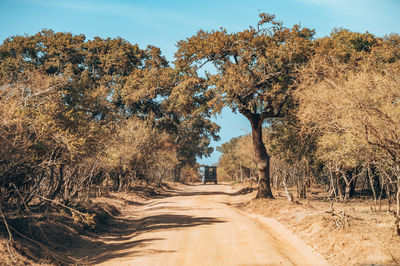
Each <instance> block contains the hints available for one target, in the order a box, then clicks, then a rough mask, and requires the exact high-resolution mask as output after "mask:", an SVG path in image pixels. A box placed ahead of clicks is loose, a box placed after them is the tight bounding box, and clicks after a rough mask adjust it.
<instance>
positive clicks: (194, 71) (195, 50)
mask: <svg viewBox="0 0 400 266" xmlns="http://www.w3.org/2000/svg"><path fill="white" fill-rule="evenodd" d="M313 34H314V32H313V31H312V30H309V29H307V28H302V27H300V26H299V25H295V26H293V27H292V28H286V27H284V26H283V25H282V23H281V22H280V21H277V20H276V19H275V16H273V15H268V14H264V13H261V14H260V20H259V22H258V24H257V26H256V27H249V28H248V29H246V30H244V31H240V32H235V33H228V32H227V31H226V30H225V29H220V30H216V31H211V32H208V31H202V30H201V31H199V32H198V33H197V34H196V35H194V36H192V37H190V38H188V39H186V40H182V41H180V42H178V51H177V53H176V55H175V57H176V61H175V65H176V67H177V69H180V70H181V71H184V72H185V73H186V74H187V75H188V76H190V75H191V78H190V80H191V81H193V80H199V82H201V86H202V88H203V91H200V90H199V89H197V90H196V91H195V92H193V94H196V95H197V96H198V95H199V93H203V94H204V96H205V97H206V98H208V99H211V100H210V101H209V102H208V105H209V106H208V107H209V108H212V109H213V111H214V112H217V113H218V112H220V111H221V110H222V109H223V108H224V107H229V108H231V109H232V110H233V111H234V112H236V111H239V112H240V113H241V114H243V115H244V116H245V117H246V118H247V119H248V120H249V121H250V124H251V128H252V136H253V146H254V152H255V157H256V163H257V169H258V175H259V190H258V194H257V197H258V198H265V197H268V198H273V195H272V191H271V188H270V177H269V161H270V157H269V155H268V153H267V150H266V148H265V145H264V142H263V139H262V128H263V123H264V121H265V120H266V119H272V118H277V117H283V116H284V114H285V112H286V110H287V108H288V106H290V103H291V100H290V99H291V98H290V93H291V91H292V90H293V89H295V86H296V74H297V69H298V67H299V66H300V65H302V64H304V63H305V62H306V61H307V59H308V58H309V55H310V54H311V39H312V36H313ZM211 64H212V65H213V68H215V69H213V70H211V72H212V73H207V72H205V75H204V78H201V77H200V76H202V74H201V73H202V70H204V69H205V68H206V69H210V68H209V65H211ZM188 73H190V75H189V74H188ZM188 88H190V87H188Z"/></svg>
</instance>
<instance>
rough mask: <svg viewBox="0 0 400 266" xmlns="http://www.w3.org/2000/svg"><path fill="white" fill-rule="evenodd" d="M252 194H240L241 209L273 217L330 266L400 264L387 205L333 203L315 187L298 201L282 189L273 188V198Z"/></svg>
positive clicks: (398, 243) (399, 244)
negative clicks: (289, 196)
mask: <svg viewBox="0 0 400 266" xmlns="http://www.w3.org/2000/svg"><path fill="white" fill-rule="evenodd" d="M254 193H255V192H253V193H251V194H248V195H246V196H243V197H244V198H246V199H247V203H245V204H242V205H241V206H240V208H241V209H242V210H245V211H247V212H250V213H254V214H258V215H262V216H265V217H270V218H274V219H276V220H277V221H279V222H280V223H281V224H283V225H285V226H286V227H287V228H289V229H290V230H291V231H292V232H294V233H295V234H296V235H297V236H299V237H301V238H302V239H303V240H304V241H305V242H306V243H307V244H308V245H310V246H312V247H313V248H314V249H315V250H316V251H318V252H319V253H321V254H322V255H323V256H324V257H325V258H326V259H327V260H328V262H329V263H330V264H332V265H400V237H399V236H397V235H396V234H395V231H394V222H393V221H394V219H393V215H392V214H391V213H389V212H387V207H386V206H385V207H384V206H382V209H381V211H374V210H373V208H372V206H374V204H373V202H372V201H371V200H369V201H368V200H365V199H364V200H352V201H350V202H348V203H338V202H334V203H333V205H332V204H331V202H329V201H327V200H326V199H325V198H324V197H323V195H324V193H323V192H322V191H320V192H318V190H316V191H313V193H312V194H309V195H308V197H309V198H308V199H307V200H301V202H300V204H291V203H289V201H288V200H287V199H286V197H284V195H285V192H284V191H274V195H275V197H276V198H275V199H274V200H263V199H252V198H254V196H255V194H254ZM294 194H295V193H294ZM244 198H243V200H245V199H244ZM332 211H333V213H334V214H332Z"/></svg>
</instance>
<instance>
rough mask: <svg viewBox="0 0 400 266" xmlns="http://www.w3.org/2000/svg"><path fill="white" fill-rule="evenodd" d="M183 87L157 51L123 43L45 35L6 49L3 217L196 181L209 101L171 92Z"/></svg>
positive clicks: (12, 41) (0, 87)
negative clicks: (192, 176)
mask: <svg viewBox="0 0 400 266" xmlns="http://www.w3.org/2000/svg"><path fill="white" fill-rule="evenodd" d="M184 77H185V73H184V72H182V71H181V72H178V71H176V70H175V69H174V68H172V67H171V66H170V65H169V63H168V62H167V60H166V59H165V58H164V57H163V56H162V54H161V51H160V49H158V48H156V47H153V46H148V47H147V48H146V49H140V48H139V47H138V46H137V45H134V44H131V43H129V42H127V41H125V40H123V39H121V38H115V39H111V38H108V39H101V38H98V37H96V38H94V39H93V40H86V39H85V36H84V35H73V34H71V33H55V32H53V31H51V30H44V31H42V32H39V33H37V34H35V35H32V36H14V37H10V38H8V39H6V40H5V41H4V42H3V44H2V45H1V46H0V114H1V116H0V210H1V212H2V213H4V214H6V216H9V217H14V216H15V215H22V216H23V215H25V214H26V213H28V212H31V211H35V210H37V211H39V212H42V211H43V210H47V209H48V208H49V207H50V206H51V205H53V204H54V203H55V202H58V203H60V204H62V205H63V206H68V205H69V204H71V202H72V201H74V200H75V199H86V200H87V199H90V198H91V197H93V196H94V195H98V194H103V193H107V192H109V191H112V190H128V189H130V188H132V187H133V186H134V185H135V183H137V182H142V183H155V184H160V183H162V182H163V181H164V180H168V179H169V180H172V179H173V180H176V181H181V180H182V177H185V175H187V173H188V172H191V173H194V172H196V171H195V170H193V169H197V164H196V158H197V157H201V156H207V155H209V154H210V152H211V151H212V149H211V148H210V147H209V143H210V140H211V139H217V138H218V137H217V135H216V133H217V132H218V130H219V127H218V126H217V125H216V124H214V123H213V122H211V120H210V119H209V117H210V115H209V113H208V112H207V111H206V110H204V108H203V109H201V108H202V105H203V103H204V102H205V101H206V100H207V99H203V98H201V99H200V98H199V99H196V98H188V97H186V98H185V95H182V94H179V93H178V92H177V90H179V89H181V88H183V87H190V86H191V84H190V83H185V82H184V81H185V79H184ZM199 109H201V111H199ZM182 169H183V170H182ZM181 172H183V174H182V175H181ZM55 206H61V205H55ZM24 213H25V214H24Z"/></svg>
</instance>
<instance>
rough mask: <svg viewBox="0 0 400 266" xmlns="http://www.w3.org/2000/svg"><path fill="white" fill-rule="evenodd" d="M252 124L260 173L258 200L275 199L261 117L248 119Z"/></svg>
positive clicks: (253, 115)
mask: <svg viewBox="0 0 400 266" xmlns="http://www.w3.org/2000/svg"><path fill="white" fill-rule="evenodd" d="M247 118H248V119H249V120H250V123H251V129H252V137H253V147H254V154H255V159H256V164H257V172H258V192H257V196H256V198H271V199H272V198H274V196H273V195H272V190H271V185H270V174H269V170H270V156H269V155H268V153H267V150H266V149H265V146H264V142H263V139H262V124H263V121H262V119H260V115H258V114H252V115H250V116H249V117H247Z"/></svg>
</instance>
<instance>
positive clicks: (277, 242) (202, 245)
mask: <svg viewBox="0 0 400 266" xmlns="http://www.w3.org/2000/svg"><path fill="white" fill-rule="evenodd" d="M239 200H240V195H239V194H238V193H235V192H234V191H233V190H232V188H231V187H230V186H228V185H200V184H199V185H193V186H182V187H181V188H180V189H178V190H176V191H175V194H174V195H173V196H170V197H164V198H160V199H155V200H151V201H150V202H148V203H146V204H144V205H142V206H140V207H136V209H135V213H136V215H137V213H140V217H137V216H136V217H135V223H132V225H131V226H132V228H126V235H125V236H123V237H121V235H118V236H117V235H116V236H112V235H108V236H105V237H104V238H103V241H105V242H106V243H108V244H109V245H110V246H113V247H116V248H114V249H110V250H104V252H103V253H102V254H101V255H99V256H97V257H95V258H92V260H91V262H92V263H93V264H99V265H191V266H192V265H327V263H326V261H325V260H324V259H323V258H322V257H321V256H320V255H319V254H316V253H315V252H313V251H312V250H311V248H309V247H308V246H306V245H305V244H304V243H303V242H302V241H301V240H299V239H297V238H296V237H295V236H293V235H292V234H291V233H290V232H288V231H287V230H285V229H284V228H282V226H280V225H279V224H277V223H276V222H274V221H273V220H268V219H263V218H260V217H254V216H253V217H252V216H249V215H245V214H243V213H240V212H238V211H237V210H235V208H233V207H232V206H231V205H232V204H233V203H235V202H238V201H239Z"/></svg>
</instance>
